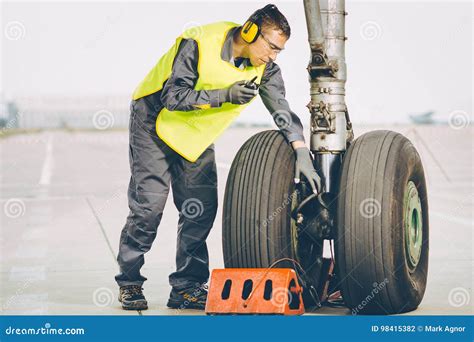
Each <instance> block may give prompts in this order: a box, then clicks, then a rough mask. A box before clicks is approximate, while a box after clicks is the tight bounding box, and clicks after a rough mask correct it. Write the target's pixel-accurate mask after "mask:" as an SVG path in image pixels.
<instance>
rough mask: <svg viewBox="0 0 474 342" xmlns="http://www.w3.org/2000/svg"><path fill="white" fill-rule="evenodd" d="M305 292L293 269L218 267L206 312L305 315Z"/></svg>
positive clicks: (214, 271)
mask: <svg viewBox="0 0 474 342" xmlns="http://www.w3.org/2000/svg"><path fill="white" fill-rule="evenodd" d="M302 292H303V289H302V287H301V286H300V285H299V283H298V278H297V277H296V273H295V271H294V270H293V269H291V268H271V269H268V268H225V269H215V270H213V271H212V274H211V281H210V287H209V293H208V296H207V303H206V313H207V314H277V315H302V314H303V313H304V305H303V298H302V295H301V294H302Z"/></svg>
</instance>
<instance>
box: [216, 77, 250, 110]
mask: <svg viewBox="0 0 474 342" xmlns="http://www.w3.org/2000/svg"><path fill="white" fill-rule="evenodd" d="M246 82H247V81H237V82H235V83H234V84H232V85H231V86H230V87H229V88H227V89H222V90H221V91H220V92H219V98H220V99H221V100H223V101H222V102H230V103H232V104H240V105H241V104H245V103H249V102H250V101H251V100H252V99H253V98H254V97H255V96H257V94H258V90H257V89H250V88H248V87H246V86H245V84H246Z"/></svg>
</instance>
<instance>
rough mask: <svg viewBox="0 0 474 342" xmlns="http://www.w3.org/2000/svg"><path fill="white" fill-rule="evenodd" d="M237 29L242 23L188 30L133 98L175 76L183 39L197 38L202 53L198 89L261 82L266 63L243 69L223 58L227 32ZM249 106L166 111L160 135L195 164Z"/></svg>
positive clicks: (160, 122) (158, 126)
mask: <svg viewBox="0 0 474 342" xmlns="http://www.w3.org/2000/svg"><path fill="white" fill-rule="evenodd" d="M236 26H239V24H236V23H231V22H219V23H214V24H209V25H204V26H199V27H193V28H191V29H189V30H187V31H185V32H184V33H183V34H182V35H181V36H179V37H178V38H177V39H176V42H175V44H174V45H173V46H172V47H171V49H170V50H169V51H168V52H167V53H166V54H165V55H164V56H163V57H161V59H160V60H159V61H158V63H157V65H156V66H155V67H154V68H153V69H152V70H151V71H150V72H149V73H148V75H147V76H146V77H145V79H144V80H143V81H142V82H141V83H140V85H139V86H138V87H137V89H136V90H135V92H134V94H133V99H135V100H136V99H139V98H141V97H144V96H146V95H149V94H153V93H155V92H157V91H159V90H160V89H161V88H162V87H163V84H164V82H165V81H166V80H167V79H168V78H169V76H170V75H171V71H172V66H173V61H174V57H175V56H176V54H177V51H178V47H179V43H180V42H181V39H183V38H184V39H188V38H192V39H194V40H195V41H196V42H197V46H198V50H199V59H198V68H197V69H198V73H199V78H198V80H197V82H196V85H195V87H194V89H195V90H211V89H223V88H228V87H230V86H231V85H232V84H233V83H234V82H237V81H241V80H251V79H252V78H253V77H255V76H257V80H256V82H257V83H260V82H261V79H262V75H263V71H264V69H265V64H264V65H261V66H258V67H253V66H248V67H246V68H245V69H239V68H237V67H235V66H234V65H233V64H232V63H230V62H227V61H224V60H222V58H221V50H222V46H223V44H224V41H225V38H226V36H227V33H228V31H229V30H230V29H231V28H233V27H236ZM248 104H249V103H247V104H244V105H235V104H231V103H224V104H223V105H222V106H221V107H219V108H207V109H196V110H193V111H169V110H167V109H166V108H163V109H162V110H161V111H160V113H159V115H158V118H157V120H156V132H157V134H158V136H159V137H160V138H161V139H162V140H163V141H164V142H165V143H166V144H167V145H168V146H169V147H171V148H172V149H173V150H175V151H176V152H177V153H179V154H180V155H181V156H183V157H184V158H186V159H187V160H189V161H191V162H195V161H196V160H197V159H198V158H199V156H200V155H201V154H202V153H203V152H204V151H205V150H206V148H208V147H209V145H211V144H212V143H213V142H214V141H215V140H216V139H217V137H219V135H220V134H221V133H222V132H223V131H224V130H225V129H226V128H227V127H228V126H229V125H230V123H231V122H232V121H233V120H234V119H235V118H236V117H237V116H238V115H239V114H240V112H241V111H242V110H243V109H244V108H245V107H246V106H247V105H248Z"/></svg>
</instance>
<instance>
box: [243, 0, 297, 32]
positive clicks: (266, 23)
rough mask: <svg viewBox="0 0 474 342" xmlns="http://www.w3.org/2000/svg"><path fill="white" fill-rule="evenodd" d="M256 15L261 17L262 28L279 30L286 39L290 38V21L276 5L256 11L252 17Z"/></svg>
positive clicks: (269, 5)
mask: <svg viewBox="0 0 474 342" xmlns="http://www.w3.org/2000/svg"><path fill="white" fill-rule="evenodd" d="M254 15H258V16H259V18H260V23H259V24H260V27H261V28H263V27H266V28H271V29H276V30H279V31H281V33H283V34H284V35H285V36H286V38H290V35H291V29H290V24H288V20H286V18H285V16H284V15H283V13H281V12H280V11H279V10H278V8H277V7H276V6H275V5H272V4H268V5H266V6H265V7H263V8H260V9H258V10H257V11H255V12H254V14H253V15H252V16H254Z"/></svg>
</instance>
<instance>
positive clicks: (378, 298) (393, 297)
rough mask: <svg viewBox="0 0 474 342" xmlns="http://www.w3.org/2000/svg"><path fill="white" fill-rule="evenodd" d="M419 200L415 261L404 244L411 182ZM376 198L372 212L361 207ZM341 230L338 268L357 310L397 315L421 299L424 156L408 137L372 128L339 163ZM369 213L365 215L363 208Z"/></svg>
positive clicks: (347, 295)
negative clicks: (413, 262) (406, 198)
mask: <svg viewBox="0 0 474 342" xmlns="http://www.w3.org/2000/svg"><path fill="white" fill-rule="evenodd" d="M409 181H411V182H413V183H414V185H415V186H416V190H417V191H418V195H419V198H420V202H421V212H422V214H421V218H422V220H421V222H422V225H423V226H422V228H420V231H421V232H422V243H421V252H420V253H421V254H420V257H419V261H418V263H417V264H416V265H415V266H413V267H410V266H409V261H408V259H407V258H408V255H407V251H406V248H405V233H404V232H405V230H404V229H405V218H404V196H405V191H406V189H407V184H408V182H409ZM367 200H369V201H372V205H373V206H375V212H372V213H371V214H370V215H367V213H364V209H363V208H362V206H363V204H364V203H367ZM337 205H338V209H337V211H338V213H337V232H336V239H335V244H336V272H337V274H338V277H339V279H340V286H341V290H342V296H343V298H344V301H345V303H346V305H347V306H348V307H349V308H350V309H351V310H352V313H353V314H396V313H401V312H407V311H411V310H414V309H416V308H417V307H418V305H419V304H420V302H421V300H422V298H423V295H424V292H425V288H426V281H427V272H428V253H429V236H428V234H429V222H428V199H427V189H426V182H425V175H424V170H423V165H422V163H421V159H420V156H419V154H418V152H417V151H416V149H415V147H414V146H413V145H412V143H411V142H410V141H409V140H408V139H407V138H405V137H404V136H403V135H401V134H399V133H395V132H391V131H373V132H369V133H366V134H364V135H362V136H361V137H359V138H358V139H357V140H355V142H354V143H352V144H351V146H350V147H349V149H348V150H347V152H346V154H345V156H344V160H343V166H342V173H341V181H340V190H339V198H338V204H337ZM363 213H364V214H363Z"/></svg>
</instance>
